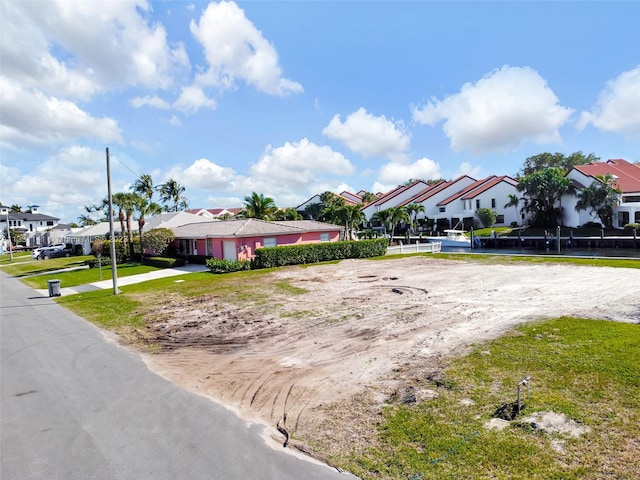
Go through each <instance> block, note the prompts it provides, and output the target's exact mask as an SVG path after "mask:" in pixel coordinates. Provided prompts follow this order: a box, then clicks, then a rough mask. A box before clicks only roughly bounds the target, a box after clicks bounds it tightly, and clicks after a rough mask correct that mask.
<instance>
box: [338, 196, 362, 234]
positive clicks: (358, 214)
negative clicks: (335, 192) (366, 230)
mask: <svg viewBox="0 0 640 480" xmlns="http://www.w3.org/2000/svg"><path fill="white" fill-rule="evenodd" d="M338 218H339V223H338V225H344V229H345V236H346V238H347V239H348V240H351V239H353V238H354V237H355V235H354V230H355V227H357V226H359V225H361V224H362V223H363V222H364V220H365V216H364V212H363V211H362V209H361V208H360V205H358V204H355V205H347V204H344V205H343V206H342V207H340V208H339V209H338Z"/></svg>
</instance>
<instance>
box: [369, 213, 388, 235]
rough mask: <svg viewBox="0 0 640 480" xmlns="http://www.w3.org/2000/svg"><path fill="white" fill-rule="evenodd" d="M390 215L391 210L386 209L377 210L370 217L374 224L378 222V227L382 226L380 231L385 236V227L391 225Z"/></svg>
mask: <svg viewBox="0 0 640 480" xmlns="http://www.w3.org/2000/svg"><path fill="white" fill-rule="evenodd" d="M392 214H393V212H392V211H391V209H390V208H386V209H384V210H378V211H377V212H376V213H374V214H373V216H372V217H371V220H373V221H374V222H378V223H380V225H382V231H383V233H384V234H385V235H386V234H387V227H388V226H389V225H390V224H391V215H392Z"/></svg>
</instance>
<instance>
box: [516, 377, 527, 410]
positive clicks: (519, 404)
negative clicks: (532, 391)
mask: <svg viewBox="0 0 640 480" xmlns="http://www.w3.org/2000/svg"><path fill="white" fill-rule="evenodd" d="M529 380H530V378H529V374H528V373H527V374H526V375H525V377H524V378H523V379H522V380H520V382H518V398H517V407H516V408H517V410H516V413H520V410H522V396H521V392H520V390H521V389H522V387H523V386H526V387H527V398H529Z"/></svg>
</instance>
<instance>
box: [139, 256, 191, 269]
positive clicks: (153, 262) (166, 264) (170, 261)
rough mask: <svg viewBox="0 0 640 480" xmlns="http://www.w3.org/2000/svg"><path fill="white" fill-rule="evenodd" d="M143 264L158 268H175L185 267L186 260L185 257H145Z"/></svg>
mask: <svg viewBox="0 0 640 480" xmlns="http://www.w3.org/2000/svg"><path fill="white" fill-rule="evenodd" d="M142 264H143V265H150V266H152V267H158V268H174V267H184V265H185V264H186V262H185V260H184V258H166V257H145V258H143V259H142Z"/></svg>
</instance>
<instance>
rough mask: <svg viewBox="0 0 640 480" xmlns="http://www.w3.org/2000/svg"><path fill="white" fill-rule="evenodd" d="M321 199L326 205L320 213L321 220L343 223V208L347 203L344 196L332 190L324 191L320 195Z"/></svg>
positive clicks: (336, 223)
mask: <svg viewBox="0 0 640 480" xmlns="http://www.w3.org/2000/svg"><path fill="white" fill-rule="evenodd" d="M320 201H321V203H322V205H324V208H323V209H322V212H321V213H320V220H321V221H323V222H327V223H333V224H335V225H343V224H344V222H343V221H342V219H343V217H344V212H342V209H343V208H344V207H345V206H346V205H347V202H345V200H344V198H342V197H339V196H337V195H335V194H334V193H332V192H324V193H323V194H322V195H320Z"/></svg>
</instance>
